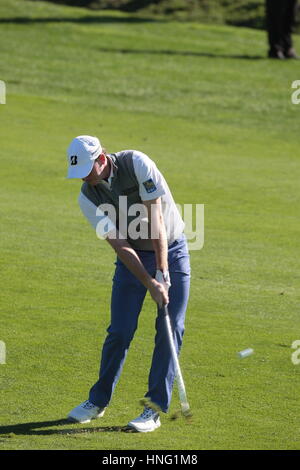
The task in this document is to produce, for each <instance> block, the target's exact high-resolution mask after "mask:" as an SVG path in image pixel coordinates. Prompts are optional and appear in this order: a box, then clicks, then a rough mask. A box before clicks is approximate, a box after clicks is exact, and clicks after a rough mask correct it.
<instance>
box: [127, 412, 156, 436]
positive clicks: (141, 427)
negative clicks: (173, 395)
mask: <svg viewBox="0 0 300 470" xmlns="http://www.w3.org/2000/svg"><path fill="white" fill-rule="evenodd" d="M160 424H161V423H160V419H159V414H158V413H157V411H154V410H152V409H151V408H145V410H144V411H143V413H142V414H140V416H138V417H137V418H135V419H133V420H132V421H130V422H129V423H128V425H127V426H129V427H130V428H134V429H135V430H136V431H138V432H151V431H155V429H157V428H159V426H160Z"/></svg>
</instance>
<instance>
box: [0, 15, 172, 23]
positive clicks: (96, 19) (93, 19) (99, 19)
mask: <svg viewBox="0 0 300 470" xmlns="http://www.w3.org/2000/svg"><path fill="white" fill-rule="evenodd" d="M166 21H167V20H164V19H160V18H146V17H140V16H139V17H133V16H128V17H127V16H109V15H105V16H90V15H87V16H81V17H80V18H71V17H67V18H64V17H55V18H29V17H27V16H17V17H15V18H14V17H12V18H0V23H3V24H6V23H8V24H9V23H13V24H34V23H42V24H43V23H79V24H81V23H82V24H89V23H90V24H93V23H124V24H126V23H129V24H134V23H165V22H166Z"/></svg>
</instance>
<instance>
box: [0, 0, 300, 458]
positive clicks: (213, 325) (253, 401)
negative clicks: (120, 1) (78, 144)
mask: <svg viewBox="0 0 300 470" xmlns="http://www.w3.org/2000/svg"><path fill="white" fill-rule="evenodd" d="M0 23H1V28H0V43H1V49H0V61H1V72H0V73H1V76H0V79H1V80H3V81H5V83H6V89H7V97H6V104H5V105H2V104H0V122H1V125H0V141H1V146H0V158H1V199H0V207H1V226H0V230H1V234H0V240H1V271H0V277H1V287H2V288H1V317H0V318H1V319H0V340H1V341H4V342H5V345H6V350H7V357H6V364H0V390H1V413H0V447H1V448H2V449H17V450H19V449H104V450H111V449H114V450H118V449H122V450H123V449H131V450H132V449H133V450H135V449H148V450H151V449H168V450H171V449H186V450H189V449H299V432H298V431H299V404H300V403H299V402H300V398H299V393H298V390H299V380H300V365H295V364H293V363H292V361H291V354H292V352H294V350H293V349H292V348H291V345H292V343H293V341H295V340H297V339H300V318H299V297H300V296H299V274H298V272H299V268H298V259H299V228H300V224H299V198H300V191H299V176H300V170H299V117H300V114H299V113H300V105H295V104H292V102H291V93H292V91H293V90H292V88H291V84H292V82H293V81H295V80H297V79H298V80H299V79H300V76H299V68H298V64H297V63H296V62H293V61H286V62H283V63H282V62H276V61H269V60H267V59H266V58H265V55H266V37H265V33H264V32H263V31H256V30H250V29H246V28H234V27H229V26H214V25H203V24H199V23H196V22H195V23H190V22H189V23H187V22H181V23H177V22H172V21H167V22H166V21H153V20H152V21H148V20H147V18H140V19H137V18H136V17H132V16H131V15H128V14H124V13H120V12H111V11H106V12H93V11H87V10H84V9H81V8H70V7H67V6H61V5H54V4H51V3H45V2H25V1H18V0H7V1H6V2H1V3H0ZM295 42H296V46H298V49H300V40H299V37H297V36H296V37H295ZM85 133H88V134H92V135H98V136H99V137H100V138H101V140H102V142H103V144H104V145H105V147H106V148H107V149H108V150H109V151H118V150H121V149H125V148H136V149H140V150H142V151H144V152H145V153H147V154H148V155H149V156H150V157H152V158H153V159H154V160H155V161H156V163H157V165H158V167H159V168H160V169H161V170H162V172H163V173H164V175H165V177H166V179H167V181H168V182H169V185H170V187H171V189H172V191H173V194H174V198H175V200H176V202H178V203H180V204H184V203H189V204H192V203H193V204H204V205H205V243H204V247H203V249H202V250H200V251H192V252H191V264H192V286H191V296H190V302H189V306H188V311H187V317H186V331H185V337H184V344H183V348H182V351H181V356H180V361H181V366H182V371H183V375H184V379H185V382H186V389H187V393H188V398H189V401H190V404H191V407H192V410H193V419H192V421H190V422H184V421H183V420H181V419H178V420H175V421H172V420H170V419H169V416H171V415H172V413H174V412H175V411H176V410H177V409H178V395H177V391H176V389H174V395H173V401H172V405H171V409H170V414H169V415H163V416H162V426H161V428H160V429H158V430H157V431H155V432H154V433H149V434H133V433H124V432H121V431H122V427H123V426H124V425H126V423H127V422H128V421H129V420H130V419H132V418H134V417H135V416H137V415H138V414H139V413H140V405H139V401H140V399H141V398H142V397H143V395H144V393H145V391H146V389H147V373H148V369H149V366H150V361H151V355H152V348H153V341H154V322H155V311H154V310H155V309H154V306H153V303H152V301H151V299H150V298H147V299H146V301H145V305H144V308H143V311H142V313H141V316H140V322H139V329H138V331H137V334H136V336H135V338H134V340H133V342H132V345H131V349H130V351H129V354H128V357H127V361H126V364H125V367H124V371H123V374H122V376H121V379H120V382H119V384H118V385H117V388H116V392H115V395H114V397H113V399H112V402H111V405H110V407H109V408H108V410H107V413H106V415H105V418H103V419H101V420H99V421H95V422H93V423H91V424H88V425H76V424H65V422H64V421H63V420H64V418H65V417H66V415H67V413H68V412H69V410H70V409H71V408H72V407H73V406H75V405H77V404H78V403H80V402H81V401H83V400H84V399H86V398H87V394H88V390H89V387H90V386H91V385H92V384H93V383H94V381H95V380H96V379H97V373H98V364H99V356H100V350H101V346H102V343H103V340H104V338H105V334H106V331H105V330H106V328H107V326H108V325H109V304H110V289H111V279H112V276H113V271H114V254H113V253H112V251H111V249H110V248H109V247H108V245H106V244H105V242H103V241H100V240H98V239H97V238H96V236H95V234H94V232H93V230H91V228H90V227H89V225H88V224H87V222H86V221H85V220H84V219H83V217H82V215H81V214H80V210H79V208H78V205H77V195H78V191H79V184H78V182H76V181H68V180H66V178H65V175H66V156H65V152H66V147H67V145H68V144H69V141H70V140H71V139H72V138H73V137H74V136H76V135H79V134H85ZM247 347H252V348H253V349H254V354H253V355H252V356H250V357H248V358H246V359H244V360H239V359H238V358H237V352H238V351H240V350H242V349H245V348H247ZM93 431H94V432H93Z"/></svg>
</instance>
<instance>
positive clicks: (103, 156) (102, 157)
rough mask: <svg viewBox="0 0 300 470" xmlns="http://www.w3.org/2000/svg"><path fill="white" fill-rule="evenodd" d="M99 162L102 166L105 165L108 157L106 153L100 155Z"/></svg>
mask: <svg viewBox="0 0 300 470" xmlns="http://www.w3.org/2000/svg"><path fill="white" fill-rule="evenodd" d="M97 160H98V161H99V163H101V165H103V163H105V160H106V156H105V154H104V153H100V155H99V157H98V158H97Z"/></svg>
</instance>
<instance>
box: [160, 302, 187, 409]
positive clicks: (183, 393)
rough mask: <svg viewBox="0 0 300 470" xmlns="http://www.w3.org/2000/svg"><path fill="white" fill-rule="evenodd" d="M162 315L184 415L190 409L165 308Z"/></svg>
mask: <svg viewBox="0 0 300 470" xmlns="http://www.w3.org/2000/svg"><path fill="white" fill-rule="evenodd" d="M164 313H165V322H166V328H167V333H168V339H169V344H170V349H171V354H172V359H173V361H174V366H175V374H176V381H177V387H178V393H179V399H180V404H181V409H182V411H183V412H184V413H185V412H187V411H188V410H189V409H190V407H189V404H188V401H187V396H186V391H185V385H184V381H183V377H182V373H181V369H180V364H179V360H178V356H177V352H176V348H175V343H174V338H173V331H172V326H171V321H170V316H169V312H168V309H167V307H166V306H165V307H164Z"/></svg>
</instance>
